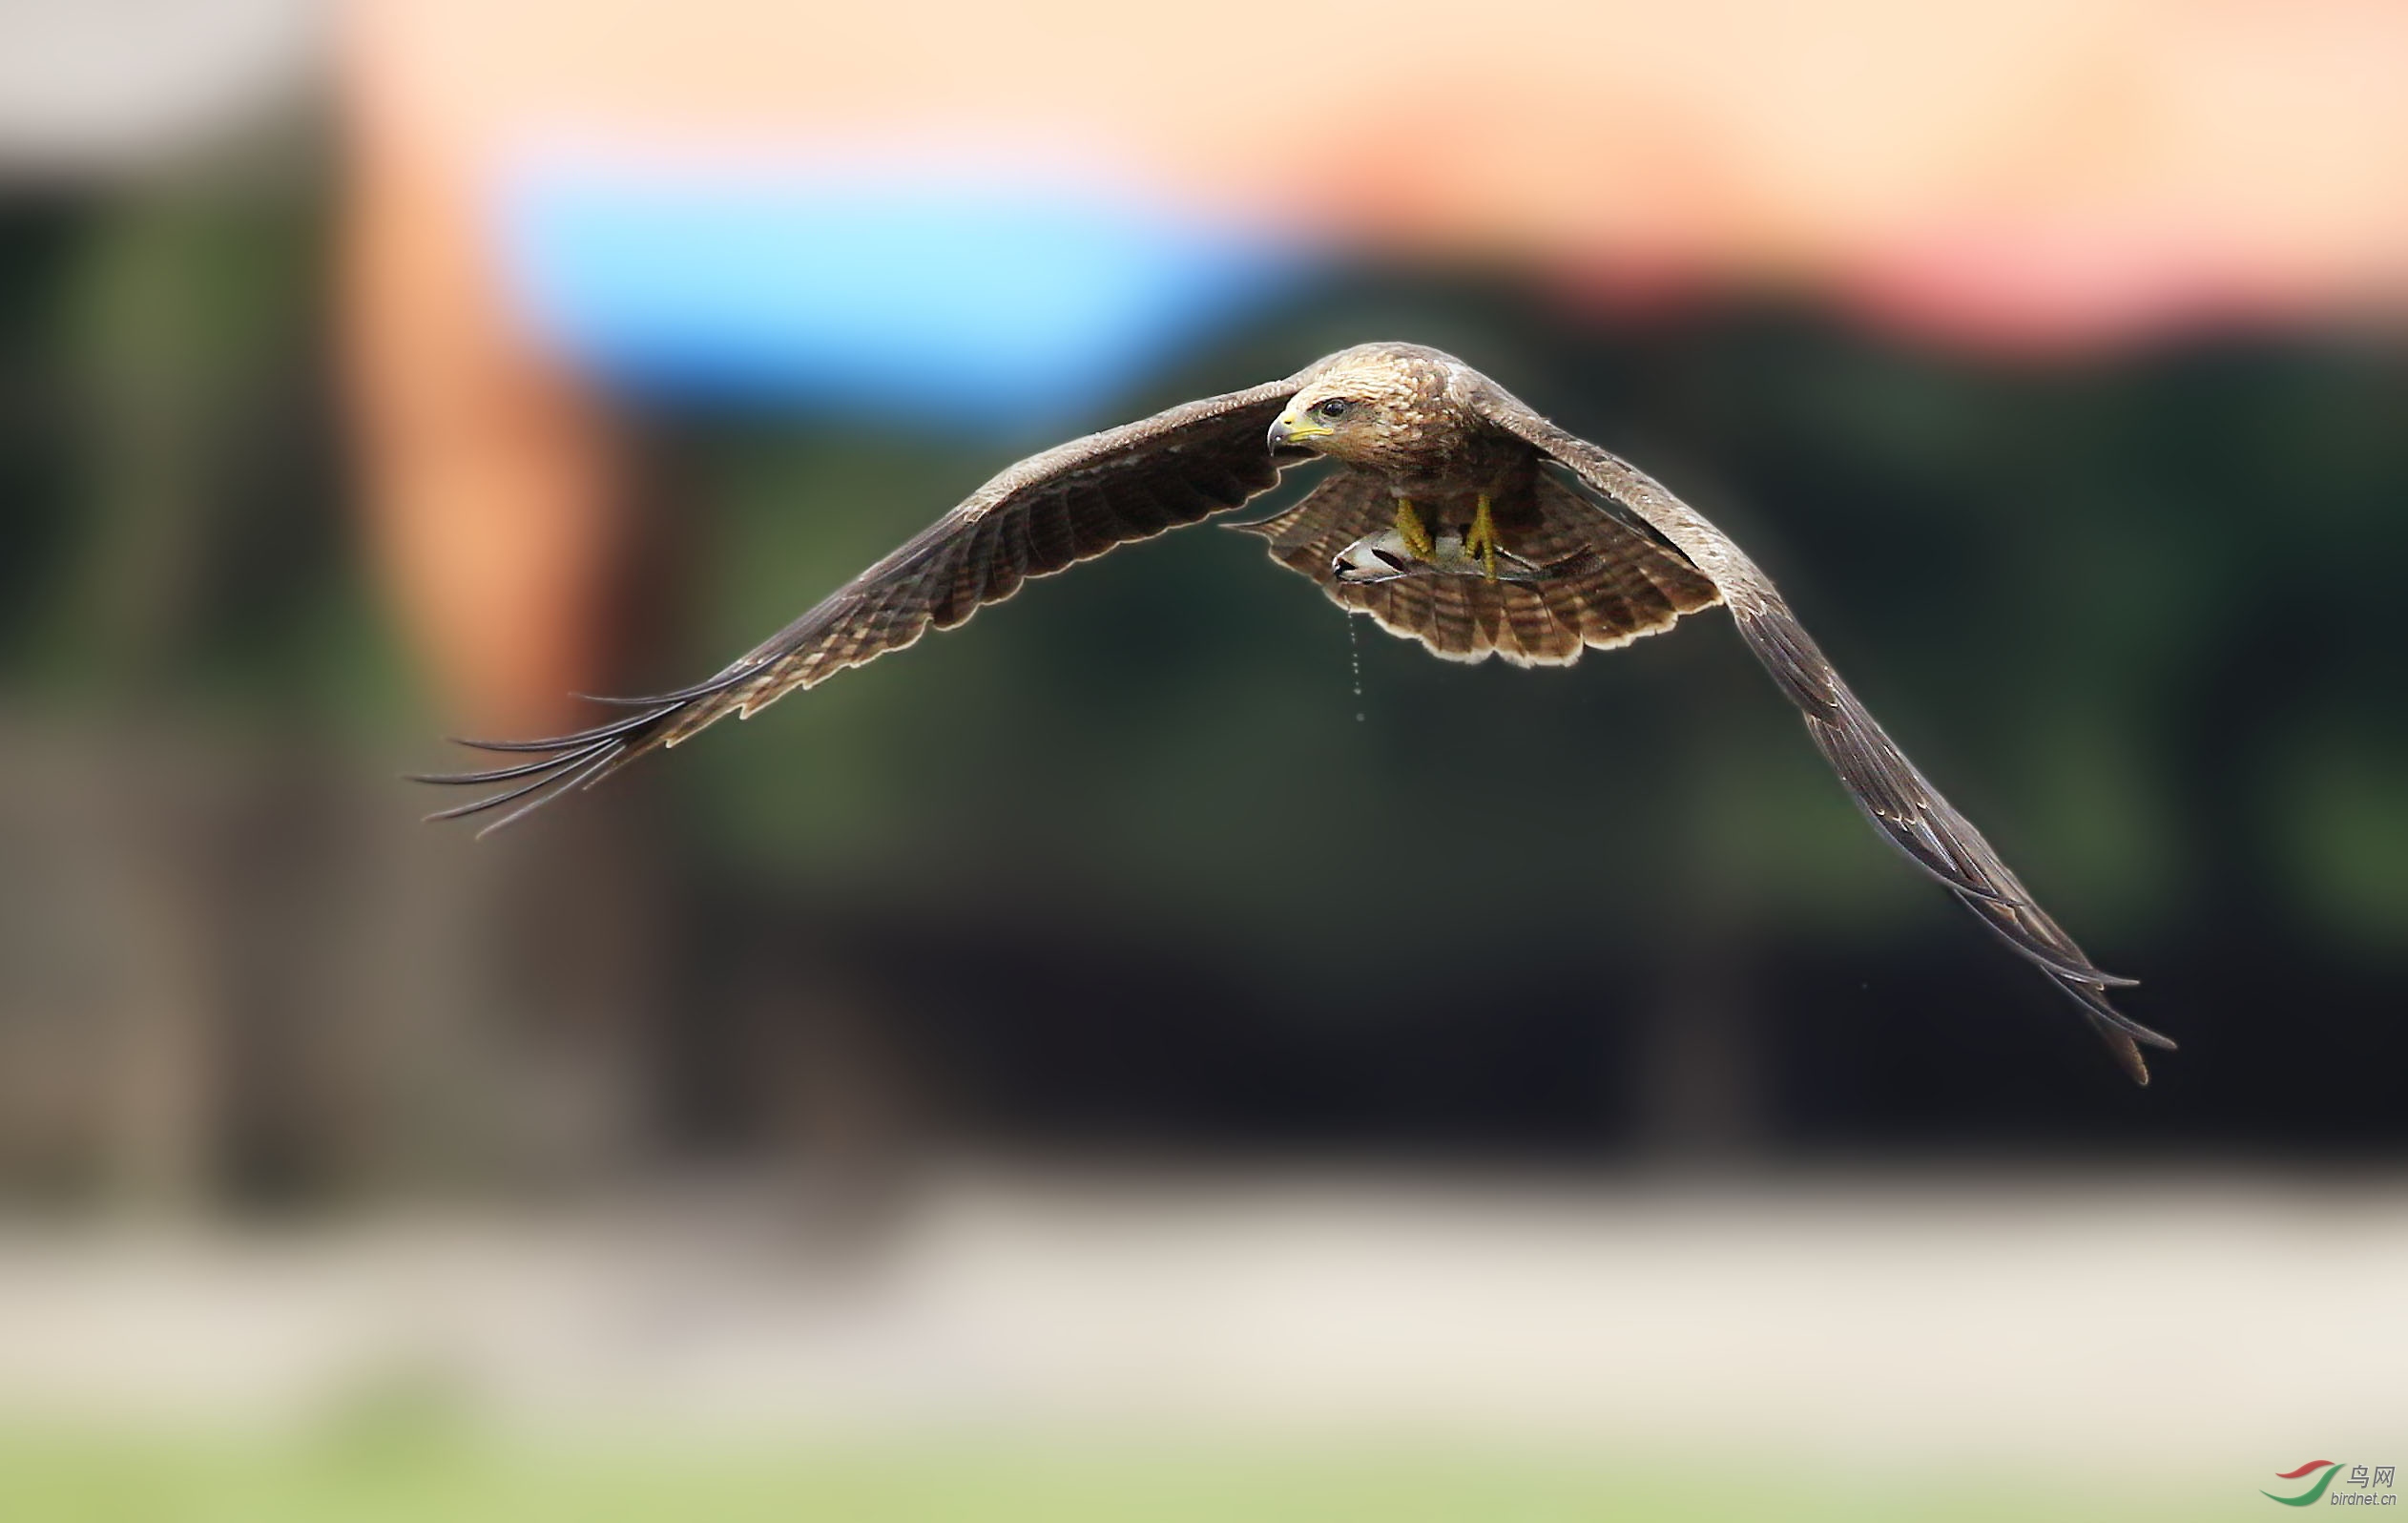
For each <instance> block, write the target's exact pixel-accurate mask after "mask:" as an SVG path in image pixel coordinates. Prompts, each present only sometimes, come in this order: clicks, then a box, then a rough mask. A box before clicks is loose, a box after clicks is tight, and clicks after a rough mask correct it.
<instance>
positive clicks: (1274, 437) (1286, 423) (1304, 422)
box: [1264, 407, 1337, 449]
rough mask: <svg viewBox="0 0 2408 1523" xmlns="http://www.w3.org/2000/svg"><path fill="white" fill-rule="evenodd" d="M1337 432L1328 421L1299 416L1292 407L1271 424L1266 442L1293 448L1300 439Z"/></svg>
mask: <svg viewBox="0 0 2408 1523" xmlns="http://www.w3.org/2000/svg"><path fill="white" fill-rule="evenodd" d="M1335 432H1337V430H1336V429H1334V428H1331V427H1330V426H1329V425H1328V424H1326V423H1315V422H1314V421H1313V420H1312V419H1310V418H1299V417H1297V415H1296V409H1295V408H1293V407H1291V408H1289V409H1288V410H1287V411H1285V412H1283V413H1281V414H1279V421H1278V422H1277V423H1275V424H1273V425H1272V426H1271V433H1270V436H1269V438H1268V439H1267V440H1265V441H1264V442H1265V443H1267V444H1269V445H1270V446H1271V448H1272V449H1294V448H1296V446H1297V441H1298V440H1301V439H1317V438H1318V437H1320V436H1321V435H1322V434H1325V433H1335Z"/></svg>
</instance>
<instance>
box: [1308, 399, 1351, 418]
mask: <svg viewBox="0 0 2408 1523" xmlns="http://www.w3.org/2000/svg"><path fill="white" fill-rule="evenodd" d="M1354 406H1355V405H1354V404H1353V403H1351V402H1349V401H1347V400H1346V399H1345V398H1344V397H1332V398H1330V399H1329V400H1328V401H1327V402H1322V403H1317V404H1315V406H1314V407H1313V410H1314V411H1315V412H1318V413H1319V414H1320V415H1321V416H1322V417H1324V418H1342V417H1344V416H1346V414H1347V413H1348V412H1350V411H1352V410H1353V409H1354Z"/></svg>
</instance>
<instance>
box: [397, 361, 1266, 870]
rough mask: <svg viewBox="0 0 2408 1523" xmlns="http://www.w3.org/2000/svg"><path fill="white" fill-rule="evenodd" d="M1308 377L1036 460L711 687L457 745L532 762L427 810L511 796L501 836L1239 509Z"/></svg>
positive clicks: (485, 776) (1191, 408)
mask: <svg viewBox="0 0 2408 1523" xmlns="http://www.w3.org/2000/svg"><path fill="white" fill-rule="evenodd" d="M1302 381H1303V376H1302V374H1299V375H1297V376H1292V377H1290V378H1288V379H1287V380H1284V381H1275V382H1271V383H1269V384H1268V385H1265V386H1256V387H1254V388H1253V389H1251V390H1246V391H1233V392H1229V393H1227V394H1225V395H1222V396H1217V397H1206V398H1204V399H1202V400H1200V401H1195V402H1189V403H1184V404H1182V405H1181V406H1179V407H1173V408H1171V409H1170V410H1169V411H1167V412H1161V413H1157V414H1155V415H1154V416H1153V417H1151V418H1147V419H1144V420H1142V421H1140V422H1137V423H1131V424H1128V425H1125V426H1123V427H1121V428H1110V429H1106V430H1105V431H1104V432H1102V433H1094V434H1089V435H1088V436H1087V437H1085V438H1082V439H1073V440H1071V441H1070V442H1069V443H1068V444H1065V445H1060V446H1057V447H1055V448H1054V449H1048V450H1047V451H1046V452H1044V453H1043V454H1039V455H1031V456H1030V457H1029V458H1028V459H1026V460H1023V461H1021V462H1020V463H1019V464H1018V465H1015V466H1013V467H1011V468H1010V469H1007V470H1006V471H1004V472H1003V473H1002V474H1001V475H998V476H997V477H995V479H993V480H992V481H989V482H988V483H987V484H986V486H984V487H981V488H980V489H979V490H976V491H975V492H972V493H971V494H970V495H969V497H968V498H967V499H966V500H965V501H964V502H963V503H962V504H961V505H960V506H959V507H957V508H955V509H954V510H953V511H951V512H948V513H946V514H945V516H944V517H943V518H940V519H938V520H937V521H936V522H935V523H934V524H931V525H929V526H928V528H927V529H925V530H924V531H922V532H920V533H919V534H917V535H915V536H913V538H912V539H911V540H910V541H909V542H908V543H907V544H905V545H903V547H902V548H901V549H900V550H897V551H896V552H895V553H892V554H890V555H888V556H886V557H885V558H884V559H883V560H881V561H880V562H878V564H876V565H874V566H872V567H870V568H869V570H867V571H865V572H863V573H861V574H860V575H859V576H856V577H854V578H853V579H852V580H851V581H849V582H847V583H845V584H844V585H843V586H842V587H840V588H838V589H837V590H836V591H835V592H833V593H831V594H829V595H827V596H826V597H825V598H823V599H821V600H820V604H819V605H818V606H817V607H815V608H813V609H812V610H811V611H810V612H809V613H807V614H805V615H802V616H801V617H800V618H798V619H796V620H795V621H794V622H793V623H791V624H789V625H787V626H786V627H785V628H784V629H782V630H779V631H778V633H777V634H776V635H773V636H770V637H769V638H768V639H766V640H764V641H762V642H761V643H760V644H759V645H757V646H755V647H754V648H753V649H752V650H750V651H748V652H746V653H745V654H744V655H743V656H741V657H737V660H736V661H735V662H734V663H732V664H731V665H729V666H727V667H726V668H724V669H722V670H721V671H720V672H719V673H718V674H717V675H716V676H715V677H713V678H710V679H709V680H707V681H703V682H698V683H696V684H695V685H694V686H692V687H687V688H680V689H678V690H677V691H676V692H674V693H662V694H658V695H656V696H654V697H652V698H643V699H609V700H607V701H610V702H612V703H614V704H618V705H621V706H623V707H626V708H629V709H631V710H633V712H632V713H630V714H628V715H626V716H624V717H622V718H620V719H617V720H612V721H611V722H610V723H607V724H598V725H595V726H594V727H593V728H592V729H588V730H580V731H578V732H577V733H575V734H573V735H562V736H554V737H551V738H550V739H547V740H540V741H463V742H462V743H463V744H466V745H470V746H474V747H476V748H477V749H479V750H485V751H500V752H506V753H513V754H520V755H524V756H526V757H527V758H528V760H526V761H519V762H516V763H514V764H511V765H508V766H500V767H494V768H491V769H488V770H486V771H479V772H459V773H443V774H436V775H431V776H424V777H420V778H418V779H417V780H416V781H419V782H440V783H450V784H461V785H468V786H497V787H498V791H495V792H493V793H491V794H488V795H487V796H486V797H483V798H479V799H477V800H475V801H474V802H473V803H466V804H462V805H460V806H458V807H456V808H451V809H445V810H442V811H440V812H438V813H436V814H433V815H430V816H428V818H429V819H437V820H441V819H450V818H453V817H456V816H460V815H468V814H477V813H481V812H484V811H487V810H493V809H500V808H502V807H503V806H505V805H508V804H513V803H515V804H517V807H516V808H514V809H510V810H509V812H508V813H505V814H503V815H502V816H501V817H500V818H498V819H496V820H495V821H494V822H493V823H492V824H488V825H487V826H486V827H485V828H486V830H487V831H491V830H497V829H499V828H501V827H502V826H503V825H506V824H509V823H510V822H511V821H513V820H515V819H517V818H519V817H520V816H521V815H524V814H526V813H527V812H528V811H529V810H530V809H533V808H536V807H538V806H539V805H541V804H544V803H549V802H550V801H551V800H553V799H555V798H558V797H559V796H560V795H561V794H563V793H566V792H568V791H569V790H570V789H571V788H577V787H584V786H587V785H589V784H592V783H594V782H599V781H601V780H602V779H603V778H606V777H608V776H610V775H611V774H612V772H615V771H617V770H618V769H619V768H620V767H622V766H625V765H626V764H627V763H628V762H630V761H633V760H634V759H635V758H637V757H639V756H641V755H643V754H644V753H645V752H647V751H650V750H653V749H654V748H656V747H659V746H664V745H675V744H676V743H677V742H678V741H682V740H684V739H685V738H686V737H688V736H690V735H692V734H694V733H695V731H697V730H700V729H702V728H703V727H704V726H706V725H708V724H711V723H712V722H714V721H715V720H720V719H724V718H725V717H727V716H728V715H730V714H735V715H738V716H743V717H750V716H751V715H752V714H753V713H754V711H756V710H758V709H760V708H763V707H765V706H767V705H768V704H770V703H773V702H776V701H777V700H778V699H779V698H782V697H784V696H785V695H786V694H788V693H791V692H793V691H794V690H796V689H797V688H807V687H810V686H812V685H814V684H815V683H818V682H820V681H824V680H825V679H826V678H829V677H832V676H834V675H835V674H836V673H838V672H841V671H843V670H844V669H845V668H847V667H851V666H860V665H861V664H863V663H864V662H867V661H871V660H875V659H876V658H877V657H881V656H883V655H884V654H886V653H887V652H888V651H899V650H902V649H903V647H904V646H906V645H909V644H910V643H912V642H913V641H914V640H916V639H918V638H919V637H920V636H922V635H923V634H924V633H925V632H926V631H928V630H929V629H932V628H933V629H951V628H952V627H953V626H955V625H956V624H959V623H961V622H962V621H963V620H964V619H966V618H968V617H969V616H970V615H972V614H973V613H975V612H977V611H978V609H979V608H981V607H982V606H984V605H986V604H987V603H999V602H1001V601H1003V600H1004V599H1005V598H1007V597H1009V596H1010V595H1012V594H1013V593H1015V592H1017V591H1019V589H1020V584H1021V583H1022V582H1023V581H1026V580H1027V579H1028V578H1029V577H1032V576H1047V575H1050V574H1053V573H1055V572H1058V571H1060V570H1062V569H1063V568H1064V567H1066V566H1069V564H1071V563H1072V562H1073V561H1081V560H1088V559H1091V558H1092V557H1094V556H1097V555H1100V554H1102V553H1104V552H1106V551H1108V550H1110V549H1111V548H1112V547H1113V546H1115V545H1122V544H1127V543H1129V542H1130V541H1131V540H1138V539H1148V538H1151V537H1152V536H1153V535H1155V534H1158V533H1160V532H1163V531H1164V530H1166V529H1170V528H1173V527H1174V526H1177V525H1181V524H1192V523H1194V522H1195V521H1196V520H1198V519H1200V518H1203V517H1205V516H1206V515H1208V514H1211V513H1214V512H1218V511H1221V510H1223V509H1226V508H1235V507H1236V506H1238V505H1239V504H1241V503H1243V502H1245V501H1246V500H1247V499H1248V498H1250V497H1253V496H1254V495H1256V493H1257V492H1260V491H1263V490H1267V489H1269V488H1270V487H1271V486H1272V485H1273V484H1274V483H1275V482H1277V480H1278V479H1279V467H1278V464H1277V462H1275V461H1274V460H1273V459H1272V456H1271V452H1270V449H1268V448H1267V446H1266V445H1265V443H1264V435H1265V433H1266V432H1267V431H1268V430H1269V429H1270V427H1271V421H1272V419H1274V418H1275V417H1277V415H1278V412H1279V409H1280V407H1283V406H1285V405H1286V402H1287V399H1288V398H1289V397H1291V396H1293V395H1294V394H1295V393H1296V390H1297V386H1300V385H1301V384H1302ZM521 801H524V802H521ZM480 833H483V832H480Z"/></svg>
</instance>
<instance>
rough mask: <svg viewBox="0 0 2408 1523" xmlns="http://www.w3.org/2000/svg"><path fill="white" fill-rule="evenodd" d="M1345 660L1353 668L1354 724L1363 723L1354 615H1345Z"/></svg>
mask: <svg viewBox="0 0 2408 1523" xmlns="http://www.w3.org/2000/svg"><path fill="white" fill-rule="evenodd" d="M1346 659H1347V660H1348V661H1349V662H1350V663H1352V664H1353V666H1354V668H1355V722H1356V723H1357V724H1360V723H1362V722H1363V644H1362V636H1360V635H1358V634H1357V633H1356V632H1355V615H1352V614H1349V615H1346Z"/></svg>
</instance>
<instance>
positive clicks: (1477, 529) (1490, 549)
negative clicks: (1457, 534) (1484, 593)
mask: <svg viewBox="0 0 2408 1523" xmlns="http://www.w3.org/2000/svg"><path fill="white" fill-rule="evenodd" d="M1463 553H1464V554H1466V555H1478V556H1479V557H1480V564H1481V567H1482V569H1483V570H1484V571H1486V572H1487V574H1488V579H1489V580H1490V581H1492V582H1493V581H1495V580H1496V579H1497V525H1496V521H1495V520H1494V519H1492V518H1490V517H1489V516H1488V494H1487V493H1486V492H1482V493H1481V494H1480V511H1479V512H1477V513H1475V514H1474V515H1473V516H1472V521H1471V528H1470V529H1469V530H1467V531H1465V532H1464V534H1463Z"/></svg>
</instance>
